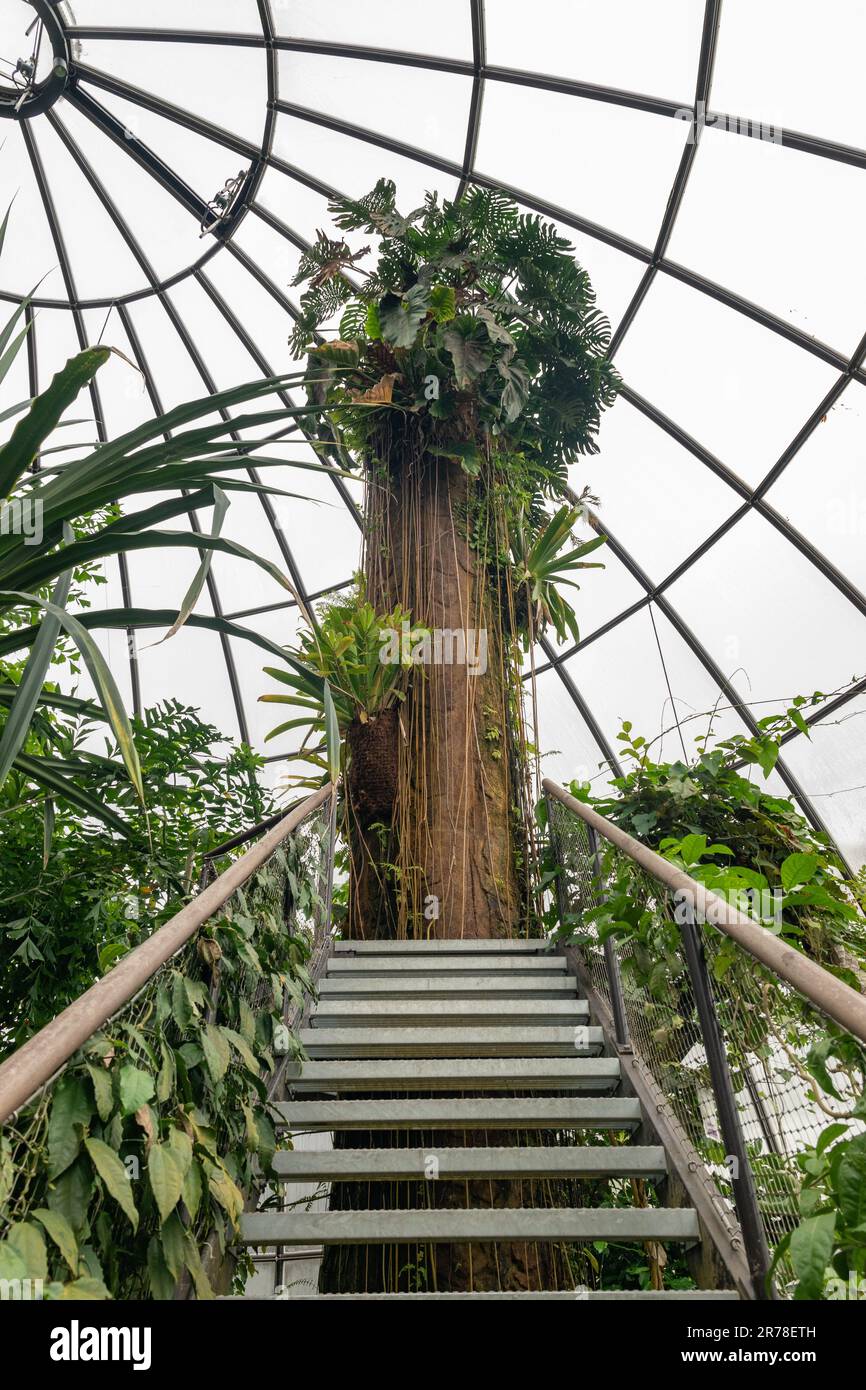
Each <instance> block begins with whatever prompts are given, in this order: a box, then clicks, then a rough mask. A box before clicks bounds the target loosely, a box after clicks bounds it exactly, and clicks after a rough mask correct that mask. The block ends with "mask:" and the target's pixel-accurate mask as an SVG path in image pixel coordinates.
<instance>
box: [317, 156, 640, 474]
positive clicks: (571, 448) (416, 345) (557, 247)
mask: <svg viewBox="0 0 866 1390" xmlns="http://www.w3.org/2000/svg"><path fill="white" fill-rule="evenodd" d="M395 197H396V191H395V188H394V184H393V183H392V182H391V181H390V180H388V179H380V180H379V182H378V183H377V184H376V187H375V188H374V189H373V190H372V192H370V193H368V194H367V195H366V196H365V197H363V198H360V199H357V200H355V199H338V200H337V201H336V202H335V203H334V204H332V205H331V210H332V212H333V213H334V220H335V222H336V224H337V226H338V227H340V228H341V229H342V230H345V231H361V232H363V233H364V234H365V235H368V236H376V237H378V238H379V261H378V264H377V266H376V268H375V270H373V271H367V272H363V278H361V279H360V281H359V280H358V279H357V278H354V279H353V278H351V277H352V276H355V277H357V274H358V271H359V265H358V262H359V261H361V260H363V258H364V255H365V253H366V250H367V249H368V248H364V251H363V252H354V253H353V252H351V250H350V248H349V246H348V245H347V243H346V242H345V241H335V240H332V239H329V238H328V237H326V236H325V234H324V233H322V232H320V233H319V235H318V237H317V239H316V242H315V244H314V245H313V246H312V247H311V248H310V250H309V251H308V252H307V253H306V254H305V255H304V256H303V257H302V259H301V262H300V265H299V267H298V273H297V275H296V277H295V282H294V283H295V284H301V283H304V282H306V283H307V284H308V288H307V289H306V290H305V291H304V294H303V295H302V297H301V310H302V313H301V316H300V318H299V319H298V322H297V324H296V326H295V331H294V334H293V338H292V343H293V347H294V349H295V351H296V352H297V353H300V352H302V351H304V350H305V349H306V348H308V347H309V346H310V344H311V343H312V341H313V337H314V334H315V332H316V330H317V329H318V328H319V327H320V326H321V325H322V324H325V323H327V321H329V320H330V319H332V318H333V317H334V315H335V314H336V313H337V312H338V311H340V310H342V317H341V319H340V334H341V338H342V340H343V341H342V342H341V343H338V344H330V345H326V346H325V347H322V348H319V349H316V350H314V351H313V353H312V355H311V361H312V363H313V370H314V371H315V372H316V373H317V374H318V373H320V369H321V367H322V366H326V367H328V368H330V369H331V370H332V371H333V372H334V374H335V375H339V377H340V383H341V386H342V392H341V395H342V399H343V401H344V402H345V403H346V404H347V405H348V404H361V405H367V406H373V407H379V408H382V407H383V406H385V405H388V404H392V405H393V406H397V407H398V408H401V409H404V410H405V409H407V408H408V409H410V410H412V411H415V412H424V413H426V414H427V415H429V417H430V418H431V419H432V420H436V421H440V422H442V421H446V420H451V421H453V422H455V423H457V424H459V423H460V422H461V421H463V422H465V423H468V418H467V403H468V402H469V401H471V402H472V404H473V407H474V418H473V422H472V424H473V428H472V436H474V437H477V435H481V436H483V435H488V436H490V437H493V436H496V437H498V438H500V439H501V440H502V441H503V442H506V441H507V446H508V448H509V449H510V450H512V451H514V452H518V453H521V454H523V455H524V456H526V457H528V458H531V459H532V460H534V462H535V463H536V464H537V465H538V466H539V467H540V468H541V469H542V470H543V471H544V472H545V473H546V474H547V475H548V486H549V485H551V484H552V483H553V482H554V481H555V480H558V481H559V482H560V483H564V480H565V467H566V465H567V464H568V463H571V462H573V461H574V459H575V458H576V457H577V456H578V455H579V454H582V453H587V452H589V453H592V452H595V451H596V450H597V445H596V443H595V432H596V429H597V427H598V420H599V414H600V411H601V409H602V408H603V407H604V406H606V405H610V404H611V403H612V402H613V399H614V396H615V393H616V389H617V384H618V378H617V376H616V373H615V371H614V369H613V367H612V365H611V363H610V361H609V360H608V358H607V357H606V356H605V348H606V347H607V343H608V339H609V326H608V323H607V320H606V319H605V318H604V316H603V314H602V313H601V312H600V311H599V310H598V309H597V308H596V307H595V304H594V299H595V296H594V294H593V290H592V286H591V284H590V281H589V277H588V275H587V274H586V271H585V270H583V269H582V268H581V267H580V266H579V265H577V264H576V262H575V261H574V259H573V257H572V255H571V254H570V252H571V247H570V245H569V243H568V242H567V241H566V240H565V238H563V237H561V236H560V235H559V233H558V232H557V231H556V229H555V228H554V227H553V226H552V224H551V223H549V222H545V221H543V219H542V218H540V217H538V216H535V215H532V214H528V213H523V214H521V213H520V212H519V210H518V208H517V207H516V205H515V204H514V203H513V202H512V201H511V200H510V199H509V198H507V197H506V196H505V194H503V193H501V192H500V191H499V190H496V189H486V188H473V189H471V190H470V191H469V192H468V193H467V194H466V196H465V197H464V198H462V199H461V200H459V201H455V202H450V201H445V202H443V203H442V204H440V203H439V201H438V198H437V196H436V195H435V194H428V195H427V197H426V199H425V201H424V203H423V205H422V206H421V207H419V208H416V209H415V210H414V211H413V212H411V213H409V214H408V216H406V217H403V216H401V215H400V213H399V212H398V211H397V209H396V206H395ZM434 383H435V389H434ZM320 398H321V395H320ZM359 413H362V412H358V411H354V412H349V415H348V416H344V417H343V419H344V420H346V421H350V422H351V424H352V425H354V424H356V423H357V421H358V417H359ZM476 432H477V435H476ZM460 437H461V436H460V434H458V436H457V437H456V438H455V439H453V440H451V441H449V442H450V443H458V442H459V439H460ZM463 440H464V445H463V454H464V457H465V458H466V460H467V461H468V462H469V465H470V467H472V466H473V465H476V464H477V451H475V450H473V449H472V447H471V446H472V444H473V443H474V442H475V438H472V437H471V438H470V439H469V440H468V441H467V440H466V436H465V434H464V435H463Z"/></svg>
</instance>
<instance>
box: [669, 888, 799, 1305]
mask: <svg viewBox="0 0 866 1390" xmlns="http://www.w3.org/2000/svg"><path fill="white" fill-rule="evenodd" d="M677 901H678V907H679V913H678V915H684V916H685V921H684V922H683V924H682V934H683V948H684V950H685V956H686V963H687V965H688V968H689V976H690V978H691V983H692V989H693V991H694V996H695V1008H696V1009H697V1014H698V1019H699V1021H700V1025H701V1036H702V1040H703V1044H704V1049H705V1051H706V1054H707V1066H708V1067H709V1072H710V1080H711V1082H712V1087H713V1095H714V1096H715V1099H716V1106H717V1108H718V1113H719V1125H720V1128H721V1131H722V1143H723V1144H724V1146H725V1151H726V1161H729V1166H730V1174H731V1185H732V1187H733V1189H734V1206H735V1207H736V1211H737V1219H738V1220H739V1223H740V1229H741V1231H742V1233H743V1246H744V1249H745V1254H746V1259H747V1261H748V1264H749V1270H750V1272H751V1275H752V1279H753V1282H754V1290H755V1297H756V1298H758V1299H772V1298H774V1297H775V1292H774V1290H773V1287H772V1284H771V1283H770V1278H769V1275H770V1252H769V1249H768V1247H767V1239H766V1236H765V1234H764V1225H763V1222H762V1221H761V1211H760V1208H759V1206H758V1194H757V1191H756V1188H755V1180H754V1176H753V1173H752V1165H751V1161H750V1159H749V1152H748V1149H747V1147H746V1139H745V1135H744V1134H743V1127H742V1125H741V1124H740V1114H739V1111H738V1109H737V1100H736V1095H735V1093H734V1083H733V1080H732V1077H731V1069H730V1067H729V1066H728V1057H727V1053H726V1051H725V1044H724V1041H723V1038H722V1031H721V1028H720V1027H719V1019H718V1015H717V1013H716V1006H715V1002H714V1000H713V990H712V985H711V983H710V975H709V971H708V970H707V962H706V957H705V955H704V943H703V940H702V939H701V934H700V931H699V930H698V927H697V926H696V924H695V913H694V908H693V907H692V905H691V903H689V902H688V901H687V900H686V898H685V895H684V894H679V895H678V899H677Z"/></svg>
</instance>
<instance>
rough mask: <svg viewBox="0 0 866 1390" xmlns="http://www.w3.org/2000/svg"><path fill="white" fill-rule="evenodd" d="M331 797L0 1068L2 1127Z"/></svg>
mask: <svg viewBox="0 0 866 1390" xmlns="http://www.w3.org/2000/svg"><path fill="white" fill-rule="evenodd" d="M332 791H333V788H332V786H331V784H330V783H328V785H327V786H325V787H322V788H321V790H319V791H317V792H315V793H314V794H313V795H312V796H309V797H307V799H306V801H303V802H301V804H300V806H296V807H295V809H294V810H293V811H290V812H289V813H288V815H286V816H285V817H284V818H283V820H281V821H280V823H279V825H276V826H274V828H273V829H272V830H270V831H269V832H268V834H267V835H264V836H263V837H262V839H261V840H259V841H258V843H257V844H255V845H253V846H252V848H251V849H248V850H247V852H246V854H244V855H242V856H241V858H240V859H236V860H235V861H234V863H233V864H230V865H229V867H228V868H227V869H226V870H225V872H224V873H221V874H220V875H219V877H218V878H216V879H214V881H213V883H211V884H208V886H207V888H205V889H204V890H203V891H202V892H201V893H199V894H198V896H197V897H195V898H193V900H192V902H190V903H187V905H186V907H183V908H181V910H180V912H177V913H175V915H174V917H172V918H170V920H169V921H168V922H166V923H165V925H164V926H162V927H160V928H159V930H158V931H155V932H154V933H153V935H152V936H149V937H148V939H147V940H146V941H143V942H142V943H141V945H140V946H136V947H135V949H134V950H132V951H130V952H129V954H128V955H125V956H124V957H123V958H122V959H121V960H120V961H118V963H117V965H115V966H114V968H113V969H112V970H109V972H108V974H107V975H104V976H103V977H102V979H101V980H97V981H96V984H94V985H91V987H90V989H88V990H85V992H84V994H81V995H79V997H78V998H77V999H75V1000H74V1001H73V1002H72V1003H71V1004H70V1005H69V1006H68V1008H66V1009H64V1010H63V1012H62V1013H59V1014H58V1015H57V1017H56V1018H54V1019H52V1020H51V1022H50V1023H47V1024H46V1025H45V1027H44V1028H41V1029H40V1030H39V1032H38V1033H36V1034H34V1036H33V1037H32V1038H30V1039H28V1041H27V1042H26V1043H24V1044H23V1045H22V1046H21V1047H19V1048H18V1050H17V1052H14V1053H13V1054H12V1056H11V1057H9V1058H7V1060H6V1061H5V1062H3V1063H2V1065H0V1124H4V1123H5V1122H6V1120H8V1119H9V1117H10V1115H14V1113H15V1111H16V1110H17V1109H18V1108H19V1107H20V1106H21V1105H23V1104H24V1102H25V1101H27V1100H29V1099H30V1097H31V1096H32V1095H34V1094H35V1093H36V1091H38V1090H39V1088H40V1086H44V1085H45V1083H46V1081H49V1080H50V1079H51V1077H52V1076H53V1075H54V1073H55V1072H56V1071H58V1070H59V1069H60V1067H62V1066H63V1065H64V1063H66V1062H67V1061H68V1060H69V1058H70V1057H71V1056H72V1055H73V1053H75V1052H77V1050H78V1048H79V1047H81V1045H82V1043H85V1042H86V1041H87V1039H88V1038H89V1037H92V1035H93V1034H94V1033H95V1032H96V1031H97V1029H99V1028H101V1027H102V1026H103V1024H105V1023H107V1022H108V1020H109V1019H110V1018H112V1017H113V1016H114V1015H115V1014H116V1013H117V1011H118V1010H119V1009H122V1008H123V1006H124V1005H125V1004H128V1003H129V1001H130V999H133V998H134V997H135V995H136V994H138V992H139V990H141V989H142V988H143V987H144V985H146V984H147V982H148V980H149V979H150V978H151V976H152V975H154V974H155V973H156V971H157V970H159V969H160V967H161V966H163V965H165V963H166V961H168V960H170V959H171V957H172V956H174V955H176V954H177V952H178V951H179V950H180V949H181V948H182V947H183V946H185V945H186V943H187V942H188V941H189V939H190V937H191V936H193V935H194V934H195V933H196V932H197V931H198V929H199V927H200V926H202V925H203V923H205V922H206V921H207V920H208V919H209V918H210V917H213V915H214V913H215V912H218V911H219V909H220V908H221V907H223V905H224V904H225V903H226V902H228V900H229V898H230V897H231V896H232V894H233V893H235V892H237V890H238V888H240V887H242V886H243V884H244V883H246V882H247V880H248V879H249V878H251V877H252V875H253V874H254V873H255V872H256V870H257V869H260V868H261V866H262V865H263V864H264V863H265V861H266V860H267V859H269V858H270V856H271V855H272V854H273V852H274V850H276V849H278V848H279V846H280V845H281V844H282V842H283V841H284V840H285V839H286V838H287V837H288V836H289V835H291V833H292V831H293V830H297V828H298V826H299V825H301V823H302V822H303V821H305V820H306V819H307V818H308V817H309V816H311V815H312V814H313V812H314V811H317V810H318V809H319V807H320V806H323V805H324V804H325V802H326V801H327V800H328V799H329V798H330V796H331V793H332Z"/></svg>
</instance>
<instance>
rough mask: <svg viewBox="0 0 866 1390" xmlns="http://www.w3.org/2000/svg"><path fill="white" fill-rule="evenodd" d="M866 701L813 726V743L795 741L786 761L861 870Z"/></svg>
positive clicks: (865, 850) (865, 847) (864, 857)
mask: <svg viewBox="0 0 866 1390" xmlns="http://www.w3.org/2000/svg"><path fill="white" fill-rule="evenodd" d="M864 720H866V695H860V696H859V697H858V698H856V699H854V700H851V701H850V703H849V704H847V705H845V707H844V708H843V709H841V710H839V711H838V712H837V713H836V714H834V715H831V716H830V717H828V718H827V719H822V720H821V721H820V723H818V724H815V725H813V726H812V731H811V738H809V739H805V738H796V739H792V740H791V742H790V743H789V744H787V745H786V746H785V748H784V750H783V751H784V757H785V761H786V762H787V763H788V765H789V766H790V768H791V770H792V771H793V772H794V773H796V775H797V777H798V778H799V779H800V781H801V782H802V784H803V787H804V789H805V791H806V792H807V793H808V795H809V798H810V800H812V801H813V802H814V804H815V805H816V806H817V808H818V811H819V812H820V814H821V816H822V817H823V819H824V821H825V822H826V824H827V828H828V830H829V831H830V834H831V835H832V836H833V838H834V839H835V841H836V843H837V844H838V846H839V848H840V849H841V851H842V853H843V854H844V855H845V856H846V857H847V858H848V860H849V862H850V863H852V864H853V865H854V867H855V868H860V866H861V865H862V864H863V863H864V862H866V840H864V835H863V797H864V792H866V737H864V733H863V725H864Z"/></svg>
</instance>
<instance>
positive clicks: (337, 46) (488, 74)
mask: <svg viewBox="0 0 866 1390" xmlns="http://www.w3.org/2000/svg"><path fill="white" fill-rule="evenodd" d="M66 32H67V35H68V36H69V38H72V39H91V40H99V39H110V40H124V39H125V40H131V41H135V42H138V43H147V42H150V43H187V44H204V45H209V46H213V45H216V46H220V47H234V48H261V47H263V46H266V47H271V46H272V47H273V48H274V49H276V50H279V51H283V52H290V53H306V54H309V55H310V56H312V57H315V56H320V57H329V58H355V59H358V60H360V61H362V62H372V63H385V64H388V65H392V66H397V67H408V68H422V69H426V70H427V71H432V72H443V73H454V74H457V75H459V76H463V77H474V76H475V74H476V72H479V75H480V76H481V78H482V79H483V80H484V81H487V82H502V83H507V84H510V85H513V86H520V87H530V88H533V89H536V90H541V91H548V92H557V93H560V94H562V95H564V96H574V97H579V98H582V99H583V100H585V101H598V102H603V103H606V104H609V105H614V106H622V107H626V108H628V109H631V110H635V111H645V112H647V113H648V114H650V115H653V116H666V117H668V118H671V119H676V120H683V119H685V118H686V117H688V118H689V119H693V118H694V114H695V108H694V107H693V106H691V105H690V104H689V103H688V102H687V101H676V100H674V99H673V98H670V97H659V96H653V95H650V94H647V93H641V92H631V91H626V90H625V89H623V88H620V87H611V86H607V85H605V84H602V83H597V82H584V81H582V80H580V79H578V78H568V77H559V76H556V75H555V74H551V73H540V72H529V71H524V70H523V69H520V68H509V67H504V66H500V65H497V64H491V63H486V62H484V63H482V64H481V66H480V69H479V68H478V67H477V65H476V63H475V61H474V59H473V60H472V61H470V60H469V59H465V58H448V57H444V56H442V57H439V56H436V55H433V54H429V53H412V52H408V51H403V50H400V49H392V48H376V47H372V46H368V45H365V44H351V43H336V42H330V41H328V40H324V39H304V38H294V37H291V36H289V35H282V34H277V35H275V36H274V37H273V39H272V40H267V39H264V38H262V36H260V35H258V34H239V33H231V32H227V31H222V32H221V31H215V30H195V29H142V28H135V27H130V26H124V27H118V26H103V25H99V26H97V25H86V24H74V25H69V26H68V27H67V30H66ZM706 124H707V125H713V126H718V128H719V129H720V130H723V131H724V132H725V133H726V134H731V135H748V133H749V131H750V130H751V129H753V127H754V125H755V124H756V122H753V121H751V120H749V119H747V118H744V117H740V116H736V115H734V114H733V113H730V112H721V111H712V110H709V109H707V111H706ZM764 124H765V126H766V124H767V123H766V122H765V123H764ZM772 129H773V131H774V133H775V135H776V136H777V137H778V142H779V143H780V144H782V145H786V146H788V147H789V148H791V149H796V150H800V151H802V152H804V153H806V154H811V155H815V156H816V157H818V158H821V159H830V160H834V161H837V162H841V163H844V164H853V165H854V166H855V167H857V168H861V169H863V168H866V150H862V149H857V148H856V147H854V146H851V145H843V144H842V143H841V142H839V141H836V140H827V139H823V138H822V137H821V136H817V135H808V134H804V133H802V132H800V131H795V130H791V129H789V128H788V127H787V126H778V125H773V126H772Z"/></svg>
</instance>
